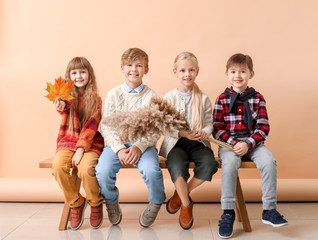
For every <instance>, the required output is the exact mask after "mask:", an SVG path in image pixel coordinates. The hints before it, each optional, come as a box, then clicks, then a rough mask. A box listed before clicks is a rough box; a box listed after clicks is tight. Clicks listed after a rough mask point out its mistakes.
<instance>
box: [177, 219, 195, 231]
mask: <svg viewBox="0 0 318 240" xmlns="http://www.w3.org/2000/svg"><path fill="white" fill-rule="evenodd" d="M179 225H180V227H182V229H183V230H189V229H190V228H191V227H192V225H193V219H192V222H191V224H190V226H189V227H183V226H182V225H181V223H180V219H179Z"/></svg>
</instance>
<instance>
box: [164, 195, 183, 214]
mask: <svg viewBox="0 0 318 240" xmlns="http://www.w3.org/2000/svg"><path fill="white" fill-rule="evenodd" d="M170 200H171V198H170V199H169V200H168V202H167V204H166V209H167V212H168V213H170V214H175V213H177V212H178V211H179V209H180V207H181V205H180V207H179V208H178V209H176V210H173V211H170V210H169V203H170Z"/></svg>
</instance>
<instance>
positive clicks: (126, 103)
mask: <svg viewBox="0 0 318 240" xmlns="http://www.w3.org/2000/svg"><path fill="white" fill-rule="evenodd" d="M152 97H157V94H156V93H155V92H154V91H153V90H151V89H150V88H148V87H147V86H146V85H145V87H144V89H143V90H142V91H141V92H140V93H128V92H126V91H125V88H124V85H123V84H122V85H120V86H117V87H115V88H113V89H112V90H110V91H109V92H108V94H107V97H106V99H105V103H104V109H103V115H102V121H101V133H102V136H103V137H104V141H105V144H106V145H107V146H109V147H110V148H111V149H112V150H113V151H114V152H115V153H117V152H118V151H119V150H120V149H122V148H126V147H125V145H124V144H122V143H121V141H120V139H119V133H118V132H116V131H114V130H113V129H111V128H110V127H108V126H106V125H105V124H103V123H102V122H103V119H104V118H105V117H106V116H109V115H110V114H112V113H113V112H114V111H124V112H129V111H136V110H137V109H139V108H142V107H144V106H146V105H149V103H150V99H151V98H152ZM157 141H158V138H154V139H151V141H149V140H142V141H136V142H135V143H134V145H136V146H137V147H138V148H139V149H140V150H141V151H142V152H144V151H145V150H146V149H147V148H148V147H150V146H154V145H155V144H156V142H157Z"/></svg>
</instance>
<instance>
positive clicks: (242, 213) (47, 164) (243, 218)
mask: <svg viewBox="0 0 318 240" xmlns="http://www.w3.org/2000/svg"><path fill="white" fill-rule="evenodd" d="M216 160H217V162H218V163H219V168H221V163H220V159H219V158H218V157H217V158H216ZM165 161H166V159H165V158H164V157H162V156H159V165H160V167H161V168H167V165H166V162H165ZM52 165H53V157H49V158H47V159H45V160H43V161H40V162H39V168H52ZM124 168H135V167H134V166H125V167H124ZM189 168H194V163H193V162H190V164H189ZM240 168H256V165H255V163H254V162H252V161H242V163H241V166H240ZM72 179H73V182H74V183H75V186H76V188H77V190H80V187H81V179H80V178H78V176H77V168H73V169H72ZM236 211H237V213H238V220H239V221H240V222H242V224H243V228H244V231H245V232H251V231H252V228H251V224H250V220H249V217H248V213H247V210H246V205H245V200H244V196H243V191H242V187H241V182H240V178H239V176H238V177H237V183H236ZM69 217H70V207H69V205H68V204H67V203H64V207H63V211H62V216H61V220H60V225H59V230H66V229H67V223H68V220H69Z"/></svg>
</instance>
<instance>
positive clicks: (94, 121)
mask: <svg viewBox="0 0 318 240" xmlns="http://www.w3.org/2000/svg"><path fill="white" fill-rule="evenodd" d="M101 108H102V100H101V98H99V104H98V108H97V110H96V112H95V113H94V114H93V116H91V117H90V118H89V119H88V121H87V122H86V123H85V125H84V126H83V128H82V130H81V133H80V136H79V139H78V141H77V144H76V149H77V148H84V150H85V152H87V151H89V150H90V148H91V146H92V143H93V139H94V136H95V135H96V133H97V131H98V126H99V122H100V120H101Z"/></svg>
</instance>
